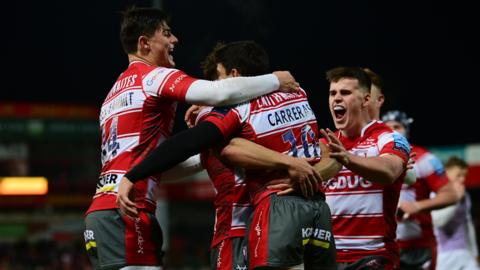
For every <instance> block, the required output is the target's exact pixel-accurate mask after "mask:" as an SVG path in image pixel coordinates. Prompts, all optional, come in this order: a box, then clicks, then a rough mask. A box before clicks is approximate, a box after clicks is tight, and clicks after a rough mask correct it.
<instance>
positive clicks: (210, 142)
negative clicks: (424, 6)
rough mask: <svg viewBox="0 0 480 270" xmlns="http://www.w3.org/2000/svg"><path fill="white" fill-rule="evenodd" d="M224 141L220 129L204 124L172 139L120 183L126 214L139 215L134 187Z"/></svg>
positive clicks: (119, 201) (122, 206)
mask: <svg viewBox="0 0 480 270" xmlns="http://www.w3.org/2000/svg"><path fill="white" fill-rule="evenodd" d="M222 140H223V134H222V132H221V131H220V129H219V128H218V127H217V126H216V125H214V124H212V123H210V122H202V123H200V124H198V125H197V126H195V127H194V128H191V129H188V130H184V131H182V132H180V133H178V134H176V135H175V136H173V137H170V138H169V139H167V140H166V141H164V142H163V143H162V144H160V145H159V146H158V147H157V148H155V150H153V151H152V152H151V153H150V154H149V155H148V156H147V157H146V158H145V159H144V160H143V161H142V162H140V163H139V164H138V165H137V166H135V167H134V168H133V169H131V170H130V171H129V172H127V174H125V176H124V177H123V178H122V180H121V181H120V185H119V188H118V194H117V204H118V206H119V207H120V211H122V212H123V213H124V214H125V215H127V216H130V217H136V216H137V215H138V212H137V209H136V207H135V203H134V202H133V201H132V200H131V199H130V196H131V194H130V192H131V190H132V187H133V184H134V183H135V182H137V181H138V180H141V179H144V178H146V177H148V176H150V175H153V174H157V173H161V172H164V171H166V170H168V169H170V168H172V167H173V166H175V165H176V164H177V163H179V162H181V161H183V160H185V159H187V158H188V157H190V156H192V155H194V154H197V153H199V152H200V151H203V150H205V149H208V148H210V147H212V146H214V145H215V144H216V143H218V142H219V141H222Z"/></svg>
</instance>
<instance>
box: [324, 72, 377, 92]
mask: <svg viewBox="0 0 480 270" xmlns="http://www.w3.org/2000/svg"><path fill="white" fill-rule="evenodd" d="M326 75H327V80H328V81H329V82H330V83H332V82H338V81H339V80H340V79H343V78H350V79H357V80H358V85H359V86H360V89H363V90H366V91H367V92H370V85H371V84H372V81H371V80H370V76H368V74H367V73H366V72H365V71H364V70H363V69H362V68H359V67H337V68H334V69H330V70H329V71H327V73H326Z"/></svg>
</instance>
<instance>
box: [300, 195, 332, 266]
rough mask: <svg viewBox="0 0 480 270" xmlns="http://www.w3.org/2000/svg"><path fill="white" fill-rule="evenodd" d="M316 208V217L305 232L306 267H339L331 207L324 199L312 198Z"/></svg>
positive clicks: (311, 201)
mask: <svg viewBox="0 0 480 270" xmlns="http://www.w3.org/2000/svg"><path fill="white" fill-rule="evenodd" d="M309 203H310V204H311V205H312V208H313V209H315V210H314V211H315V219H314V222H313V224H312V226H311V227H310V228H308V229H307V230H306V231H304V232H303V244H304V246H305V269H325V270H326V269H332V270H335V269H337V262H336V260H337V251H336V247H335V239H334V236H333V233H332V218H331V213H330V208H329V207H328V205H327V203H326V202H325V201H324V200H323V199H322V198H318V199H317V200H310V201H309Z"/></svg>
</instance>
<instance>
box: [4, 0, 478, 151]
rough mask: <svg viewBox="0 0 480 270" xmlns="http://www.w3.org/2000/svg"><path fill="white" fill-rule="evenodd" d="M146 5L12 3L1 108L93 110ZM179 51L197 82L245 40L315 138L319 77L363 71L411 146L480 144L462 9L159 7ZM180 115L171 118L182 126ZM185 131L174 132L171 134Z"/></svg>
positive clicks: (473, 66)
mask: <svg viewBox="0 0 480 270" xmlns="http://www.w3.org/2000/svg"><path fill="white" fill-rule="evenodd" d="M132 4H136V5H137V6H149V5H151V1H125V0H122V1H104V0H97V1H92V0H89V1H86V0H85V1H31V0H27V1H20V2H16V4H15V8H14V10H15V12H12V11H11V8H9V7H6V6H3V8H2V18H3V19H2V24H3V26H4V27H3V28H4V29H5V30H6V31H7V32H6V33H5V34H4V35H3V38H2V44H4V45H5V44H6V45H7V48H6V50H5V51H4V56H5V58H4V62H3V64H4V68H2V70H7V73H5V71H3V72H2V73H3V75H2V77H4V76H5V78H3V79H2V81H3V86H1V87H0V89H1V91H0V100H1V101H33V102H44V103H75V104H92V105H95V106H100V104H101V102H102V101H103V99H104V97H105V96H106V94H107V92H108V91H109V89H110V87H111V86H112V84H113V83H114V81H115V79H116V77H117V76H118V75H119V73H120V72H122V71H123V70H124V69H125V68H126V66H127V57H126V55H125V54H124V53H123V51H122V49H121V45H120V42H119V38H118V32H119V20H120V11H121V10H123V9H124V8H125V7H127V6H130V5H132ZM157 4H160V5H161V6H163V8H164V9H165V10H166V11H167V12H168V13H169V14H170V15H171V17H172V20H171V23H170V25H171V26H172V28H173V33H174V34H175V35H176V36H177V37H178V38H179V40H180V42H179V44H178V45H177V46H176V49H175V52H174V56H175V61H176V63H177V68H180V69H182V70H184V71H186V72H187V73H188V74H190V75H193V76H201V70H200V67H199V63H200V62H201V61H202V59H203V58H204V57H205V55H206V54H207V53H208V52H209V51H210V49H211V48H212V47H213V45H214V44H215V43H216V42H217V41H227V42H228V41H235V40H241V39H251V40H255V41H257V42H259V43H260V44H262V45H263V46H264V47H265V48H266V49H267V51H268V52H269V53H270V57H271V64H272V68H273V69H279V70H284V69H288V70H290V71H291V72H292V73H293V74H294V75H295V76H296V78H297V80H298V81H299V82H300V83H301V85H302V86H303V87H304V88H305V89H306V90H307V91H308V93H309V96H310V102H311V104H312V106H313V108H314V110H315V111H316V114H317V117H318V119H319V123H320V126H323V127H333V124H332V122H331V116H330V114H329V112H328V106H327V104H328V103H327V100H328V94H327V93H328V84H327V82H326V80H325V75H324V74H325V71H326V70H328V69H330V68H333V67H336V66H341V65H348V66H362V67H370V68H371V69H373V70H374V71H376V72H377V73H379V74H380V75H381V76H383V78H384V81H385V91H386V95H387V103H386V105H385V107H384V108H385V109H387V110H388V109H402V110H405V111H406V112H407V113H408V114H410V116H412V117H413V118H414V119H415V122H414V125H413V126H412V141H413V142H416V143H419V144H423V145H426V146H432V145H450V144H464V143H474V142H479V141H480V140H479V137H478V136H477V135H475V133H474V132H473V129H474V128H475V126H476V125H478V122H477V120H475V119H476V118H477V117H476V116H477V115H478V112H477V107H478V102H477V99H476V98H475V96H476V95H477V94H476V92H477V90H478V82H477V77H478V76H477V71H478V64H477V63H478V62H477V61H476V60H474V53H476V50H477V47H475V46H474V45H473V44H472V43H471V42H472V41H473V40H474V39H476V38H478V37H476V35H478V32H479V31H478V14H477V11H476V9H474V8H473V4H470V3H467V2H466V1H465V2H463V1H411V2H409V1H382V2H380V1H379V2H373V1H259V0H258V1H255V0H242V1H241V0H227V1H199V0H188V1H187V0H185V1H183V0H177V1H174V0H170V1H167V0H164V1H158V2H157ZM184 109H185V107H181V108H180V110H179V114H180V116H182V115H183V112H182V111H183V110H184ZM181 128H183V124H180V126H179V127H178V128H177V129H181Z"/></svg>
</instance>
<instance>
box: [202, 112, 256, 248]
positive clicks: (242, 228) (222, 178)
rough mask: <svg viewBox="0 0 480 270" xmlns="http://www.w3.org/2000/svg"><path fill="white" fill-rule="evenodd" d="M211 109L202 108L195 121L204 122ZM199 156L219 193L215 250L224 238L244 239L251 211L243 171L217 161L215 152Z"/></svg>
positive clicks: (214, 238)
mask: <svg viewBox="0 0 480 270" xmlns="http://www.w3.org/2000/svg"><path fill="white" fill-rule="evenodd" d="M211 110H212V107H205V108H203V109H202V110H201V111H200V112H199V114H198V116H197V119H196V122H197V123H199V122H202V121H203V120H204V119H205V117H207V116H208V115H209V113H210V112H211ZM200 157H201V161H202V166H203V167H204V168H205V169H206V170H207V172H208V176H209V177H210V179H211V181H212V183H213V186H214V187H215V191H216V195H215V200H214V207H215V227H214V229H213V239H212V243H211V247H212V248H214V247H215V246H217V245H218V244H220V243H221V242H222V241H223V240H224V239H227V238H232V237H243V236H245V232H246V226H247V220H248V217H249V216H250V213H251V211H252V210H251V206H250V201H249V196H248V190H247V185H246V183H245V174H244V170H243V169H242V168H237V167H233V166H230V165H227V164H224V163H223V162H222V161H220V160H219V159H218V158H217V156H216V154H215V149H209V150H207V151H204V152H202V153H201V155H200Z"/></svg>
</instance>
